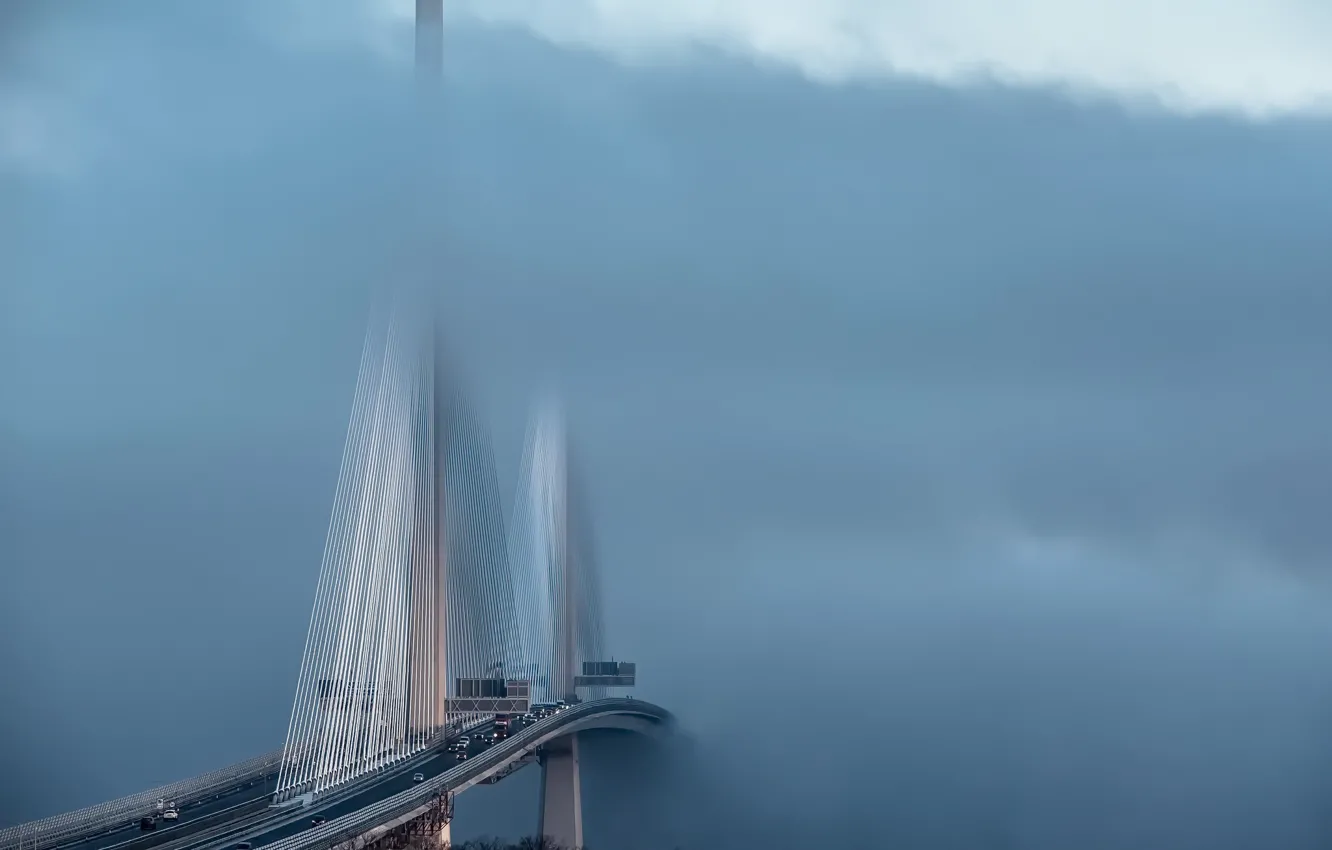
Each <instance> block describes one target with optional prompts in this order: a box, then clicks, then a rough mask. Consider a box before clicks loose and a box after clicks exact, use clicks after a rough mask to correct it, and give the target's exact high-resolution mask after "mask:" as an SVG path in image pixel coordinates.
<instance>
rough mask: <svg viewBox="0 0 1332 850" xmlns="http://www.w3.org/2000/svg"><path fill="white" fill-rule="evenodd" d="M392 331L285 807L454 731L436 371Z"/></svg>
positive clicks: (362, 384) (295, 743)
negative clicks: (448, 701) (446, 729)
mask: <svg viewBox="0 0 1332 850" xmlns="http://www.w3.org/2000/svg"><path fill="white" fill-rule="evenodd" d="M380 324H381V323H378V322H372V323H371V330H370V332H368V333H367V335H366V341H365V346H364V349H363V351H362V357H361V366H360V374H359V377H358V380H357V386H356V396H355V400H354V403H353V407H352V416H351V423H350V425H349V427H348V433H347V442H346V447H345V449H344V452H343V458H342V467H341V470H340V472H339V475H338V487H337V492H336V495H335V498H334V506H333V512H332V518H331V519H330V522H329V529H328V537H327V540H326V542H325V548H324V558H323V563H322V566H321V570H320V576H319V583H318V586H317V589H316V592H315V604H314V611H313V613H312V614H311V618H310V629H309V632H308V634H307V638H306V646H305V652H304V655H303V658H302V662H301V670H300V674H299V676H298V678H297V688H296V699H295V702H294V704H293V707H292V714H291V722H290V725H289V727H288V732H287V743H286V747H285V751H284V758H283V765H282V769H281V772H280V775H279V780H278V792H277V795H278V798H279V799H283V798H288V797H291V796H294V795H296V794H300V793H305V792H315V793H318V792H319V791H322V790H324V789H326V788H329V787H331V786H333V785H337V784H339V783H342V782H345V781H347V780H349V779H352V778H355V777H356V776H359V775H361V774H363V773H366V772H368V771H371V770H374V769H376V768H378V767H382V766H384V765H387V764H390V763H392V762H394V761H397V760H399V759H402V758H405V757H407V756H409V755H411V754H412V753H415V752H417V751H419V750H421V749H422V748H423V747H425V746H426V745H427V744H428V743H429V741H430V739H431V737H432V736H433V735H434V733H435V732H436V730H437V729H439V728H440V727H441V726H443V725H444V720H445V713H444V711H443V706H444V699H443V697H444V692H443V688H442V687H441V686H442V684H443V672H444V663H443V658H442V653H441V651H440V647H441V644H442V643H443V641H442V639H441V638H442V636H443V634H444V625H445V624H444V622H443V618H442V617H440V616H438V611H439V610H440V608H439V606H438V605H437V604H436V603H435V600H436V597H437V594H438V591H439V584H440V581H441V575H440V565H441V564H440V559H439V558H438V557H436V552H437V551H438V548H439V547H438V532H437V528H436V517H437V515H438V512H437V511H436V510H435V508H434V505H435V503H436V498H437V496H436V493H435V485H434V482H435V480H436V475H435V468H434V467H435V457H434V452H432V451H431V447H432V446H433V445H434V437H435V435H434V428H435V419H436V417H435V416H434V413H433V405H434V383H433V381H434V376H433V369H431V368H429V367H430V365H431V361H430V359H429V358H425V357H422V356H421V349H420V347H419V337H417V335H416V334H414V333H412V329H411V326H410V324H409V323H408V322H406V321H403V316H402V311H401V309H398V310H395V313H394V314H393V315H392V316H390V317H389V320H388V321H387V322H385V323H382V325H383V327H382V329H378V330H377V327H378V326H379V325H380ZM423 363H424V364H425V366H426V368H422V364H423Z"/></svg>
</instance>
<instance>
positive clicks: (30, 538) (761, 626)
mask: <svg viewBox="0 0 1332 850" xmlns="http://www.w3.org/2000/svg"><path fill="white" fill-rule="evenodd" d="M80 8H81V7H76V6H67V7H59V9H57V8H56V7H54V6H52V7H47V9H48V10H47V11H41V12H39V11H35V10H37V9H38V7H35V6H31V7H28V8H26V9H25V14H24V15H23V16H22V17H21V19H20V18H18V17H15V18H14V20H16V21H18V20H21V22H22V27H23V49H22V50H21V51H15V50H13V49H12V48H11V49H10V53H9V54H8V55H9V56H10V57H11V59H10V66H12V67H19V66H21V67H22V68H23V74H22V75H21V82H22V89H21V90H22V92H23V95H24V103H25V104H31V103H36V102H41V101H43V100H50V102H51V103H52V109H53V110H55V111H54V112H53V113H52V114H54V115H58V116H60V121H62V122H69V126H71V127H77V128H78V131H77V132H76V133H73V134H71V135H70V136H68V139H69V140H70V141H72V142H77V144H72V145H69V146H66V147H62V149H61V150H60V156H61V159H60V168H58V169H55V170H51V169H47V168H40V167H36V166H35V165H33V164H32V163H27V162H26V160H25V161H23V162H20V161H17V160H14V159H10V160H6V162H5V165H4V168H5V170H4V172H3V174H2V175H0V189H3V188H5V187H8V186H14V187H17V188H18V189H19V190H20V191H18V192H9V191H4V192H3V193H2V194H0V221H4V220H9V219H13V220H21V221H22V223H23V228H22V233H23V237H24V238H23V241H22V242H21V243H19V244H18V247H17V249H16V250H15V251H12V252H0V253H4V256H0V275H3V276H4V277H6V279H7V280H8V281H13V282H16V285H14V286H7V288H6V289H5V292H4V295H5V298H6V299H7V300H6V302H5V303H6V307H7V308H8V307H9V306H12V307H13V309H12V310H8V309H7V315H8V318H9V319H10V321H9V322H8V323H5V324H0V327H3V328H4V332H5V334H6V337H7V338H6V339H5V340H4V342H5V343H6V348H5V353H6V355H16V356H7V357H6V360H5V362H4V364H3V365H4V368H3V369H0V392H2V393H3V402H2V403H0V441H2V442H0V460H3V464H4V468H3V470H2V471H3V479H2V481H3V483H2V484H0V624H2V625H0V675H2V676H3V677H4V680H5V681H6V682H7V683H10V684H11V685H12V686H11V687H5V688H0V728H3V729H5V730H6V734H5V735H4V737H3V739H0V759H2V760H3V763H0V768H3V769H0V823H13V822H17V821H22V820H27V819H30V818H36V817H41V816H44V815H47V814H51V813H54V812H58V811H61V810H66V809H70V808H75V807H78V806H82V805H86V804H90V803H93V802H97V801H101V800H105V799H109V798H113V797H116V796H120V795H124V794H128V793H132V792H134V791H137V790H141V789H143V788H147V787H150V786H152V785H155V784H159V783H162V782H165V781H169V780H173V779H177V778H180V777H183V776H189V775H194V774H197V773H201V772H204V771H206V770H209V769H213V768H216V767H218V766H221V765H224V764H227V763H229V762H234V761H238V760H240V759H243V758H246V757H249V756H251V755H254V754H256V753H259V752H263V751H266V750H269V749H271V748H273V747H276V746H278V745H280V744H281V742H282V740H283V736H284V734H285V732H286V724H287V720H288V716H289V712H290V702H291V698H292V696H293V694H294V691H295V680H296V672H297V669H298V667H299V661H300V652H301V646H302V641H303V640H304V637H305V630H306V625H307V622H308V617H309V613H310V604H311V602H312V600H313V596H314V589H315V580H316V578H317V574H318V566H319V557H320V554H321V548H322V545H323V541H324V534H325V527H326V524H327V521H328V512H329V509H330V507H331V504H332V500H333V491H334V485H335V482H336V476H337V469H338V461H339V457H340V453H341V450H342V441H343V438H344V435H345V429H346V418H347V415H348V413H349V411H350V405H351V398H352V389H353V386H354V383H355V378H356V362H357V357H358V354H359V349H360V343H361V336H362V334H363V332H364V328H365V322H366V320H367V317H368V310H369V305H370V303H371V301H372V293H373V290H374V289H375V288H376V287H378V286H381V285H384V284H386V283H389V282H393V281H397V280H402V279H411V280H413V281H416V282H419V280H420V279H422V278H424V279H426V280H427V281H429V282H432V283H433V284H434V285H435V286H438V287H439V288H441V289H442V290H443V292H444V294H445V299H444V300H445V302H446V304H448V305H449V310H448V316H447V322H448V326H449V329H450V331H451V334H452V338H451V343H452V345H453V346H454V348H455V350H456V351H457V353H458V358H459V361H460V366H459V368H460V371H462V372H464V373H465V374H467V376H468V377H469V379H470V380H471V382H472V384H473V390H474V391H475V394H476V396H477V398H478V399H479V400H480V402H481V404H482V405H483V407H484V408H485V409H486V410H487V411H488V412H489V415H490V418H491V421H492V424H493V434H494V437H495V441H496V449H497V455H498V461H499V464H500V473H501V481H502V482H503V485H504V487H505V488H506V492H512V487H513V486H514V484H515V482H516V472H517V469H516V468H517V464H518V453H519V450H520V447H521V438H522V433H523V428H524V427H525V417H526V415H527V413H528V412H529V407H528V406H529V404H530V402H531V401H532V400H533V399H534V398H535V397H536V395H537V393H538V392H539V391H544V390H547V389H549V388H551V387H555V388H557V389H558V390H559V391H560V393H561V395H562V396H563V398H564V400H565V406H566V408H567V410H568V412H569V417H570V422H571V427H572V434H573V438H574V440H575V443H576V445H577V448H578V450H579V457H580V459H581V460H582V461H583V463H584V469H583V473H584V475H583V477H584V479H585V481H586V484H587V490H588V494H587V495H588V501H589V503H590V506H591V509H592V511H593V512H594V526H595V529H596V532H597V537H598V543H599V548H600V555H601V563H602V572H603V576H604V579H605V582H606V589H605V590H606V595H605V601H606V608H607V612H608V636H609V638H610V641H611V644H612V646H614V647H615V654H616V655H617V657H620V658H625V659H630V660H634V661H637V662H638V664H639V670H640V678H641V686H640V688H639V689H638V690H637V691H636V692H635V694H634V695H635V696H637V697H641V698H643V699H649V700H652V701H655V702H658V703H660V704H662V705H664V706H666V707H668V708H670V709H672V710H673V711H675V712H676V713H677V714H678V716H679V719H680V722H681V737H680V738H679V739H677V740H674V741H668V742H654V741H643V740H639V739H637V738H633V737H632V736H624V735H618V734H610V733H605V734H596V735H588V736H586V739H585V741H584V744H583V746H584V752H583V770H584V789H583V791H584V800H585V821H586V828H587V837H588V841H589V844H591V845H592V846H593V847H597V848H607V850H609V849H610V848H616V850H619V848H624V850H635V848H643V850H651V848H672V847H676V846H679V847H707V848H711V847H736V848H750V847H754V848H758V847H762V848H770V847H808V846H817V847H837V846H842V845H847V846H895V847H918V848H926V850H934V848H1023V849H1024V850H1026V848H1033V850H1043V848H1051V850H1054V848H1059V849H1060V850H1064V848H1069V847H1086V848H1110V850H1117V848H1142V847H1161V848H1171V850H1187V848H1206V850H1225V848H1245V850H1248V848H1254V847H1281V848H1290V850H1302V849H1303V848H1317V847H1324V846H1327V844H1328V842H1330V841H1332V824H1330V823H1329V822H1328V820H1327V816H1326V815H1325V812H1326V811H1327V805H1326V801H1327V800H1328V797H1329V794H1330V793H1332V773H1329V766H1332V710H1330V709H1332V675H1329V672H1328V671H1329V670H1332V665H1329V664H1328V663H1327V657H1328V648H1329V647H1332V626H1329V625H1328V623H1329V622H1332V620H1330V619H1329V618H1328V617H1327V609H1328V604H1329V596H1328V586H1327V583H1326V580H1327V573H1326V563H1327V560H1328V557H1329V555H1330V554H1332V536H1329V535H1328V532H1327V529H1328V526H1327V525H1326V523H1325V522H1324V521H1323V520H1324V518H1323V516H1322V506H1323V505H1324V504H1326V499H1325V498H1324V497H1325V496H1326V493H1327V482H1328V481H1332V475H1329V473H1332V463H1329V454H1328V451H1327V444H1326V439H1325V434H1327V433H1329V431H1330V430H1332V408H1329V406H1328V405H1327V404H1326V401H1325V398H1324V396H1325V393H1324V392H1323V389H1324V388H1325V387H1326V386H1327V378H1328V377H1330V376H1329V375H1328V372H1329V364H1332V358H1329V353H1330V352H1329V351H1328V346H1329V345H1332V342H1329V338H1328V336H1327V334H1326V328H1327V327H1329V326H1332V297H1330V296H1329V294H1328V290H1327V289H1326V287H1325V286H1324V285H1323V282H1324V281H1326V280H1327V279H1329V273H1332V268H1329V264H1328V259H1327V254H1326V252H1325V250H1323V236H1324V234H1323V229H1322V228H1321V226H1316V223H1317V222H1323V221H1327V220H1329V219H1330V218H1332V215H1330V214H1332V208H1329V207H1330V206H1332V202H1330V201H1329V200H1328V199H1329V198H1332V185H1329V180H1330V178H1329V176H1328V175H1329V174H1332V169H1329V168H1328V165H1330V164H1332V163H1330V162H1329V161H1328V155H1327V153H1326V151H1327V150H1332V147H1329V146H1328V145H1327V144H1326V143H1327V141H1328V139H1327V132H1326V128H1324V127H1321V126H1319V125H1310V124H1303V125H1295V124H1271V125H1265V126H1261V127H1254V126H1245V125H1239V124H1228V123H1221V122H1212V121H1193V122H1191V121H1184V120H1175V119H1167V118H1165V117H1160V116H1158V117H1153V118H1144V117H1141V116H1138V117H1133V116H1127V115H1123V114H1120V113H1118V112H1114V111H1110V110H1101V109H1094V108H1087V107H1077V108H1074V107H1071V106H1068V105H1065V104H1062V103H1060V102H1058V101H1056V100H1053V99H1051V98H1049V97H1046V96H1044V95H1041V96H1036V95H1025V94H1020V93H1011V92H1003V91H998V90H996V91H987V92H975V93H969V94H957V93H953V94H944V93H941V92H939V91H936V90H933V89H929V88H925V87H916V86H904V85H903V86H884V87H882V88H879V89H868V88H824V87H820V86H815V85H812V84H809V83H807V82H803V81H799V80H796V79H794V78H787V77H783V76H781V75H779V74H774V73H773V72H771V71H770V70H760V69H755V68H751V67H747V66H744V65H741V64H737V63H730V62H724V61H721V60H719V59H716V58H715V57H707V56H702V57H699V58H698V62H697V64H696V65H693V66H691V67H689V68H688V69H678V68H677V69H652V68H638V69H628V70H626V69H624V68H619V67H616V66H612V65H610V64H608V63H605V62H603V61H601V60H599V59H594V58H591V57H589V56H585V55H581V54H577V53H569V52H561V51H559V50H555V49H553V48H551V47H549V46H543V45H541V44H539V43H537V42H535V41H532V40H530V39H529V38H527V37H525V36H522V35H519V34H516V33H513V32H508V31H499V30H487V29H478V28H469V27H460V28H458V29H456V30H453V31H451V33H450V41H449V45H450V50H449V51H448V56H447V63H448V64H447V68H446V79H447V81H448V83H449V87H448V88H447V92H448V100H447V105H446V108H445V109H444V110H443V113H442V115H441V116H440V122H441V123H440V125H439V126H438V129H441V130H443V132H442V133H441V134H440V136H439V138H440V139H441V141H440V143H439V148H438V150H437V151H436V152H435V156H433V157H432V165H431V166H430V167H429V168H427V167H426V166H424V165H423V164H422V163H421V161H420V159H419V158H417V154H418V153H419V151H418V149H417V148H416V147H415V141H414V140H416V139H419V138H420V137H419V135H417V134H418V131H419V130H420V125H419V123H418V115H417V112H416V109H415V104H414V102H413V98H412V93H411V87H410V80H411V75H410V68H409V66H408V64H406V63H403V62H402V61H400V58H401V57H400V56H399V53H398V51H397V47H400V46H405V45H407V44H408V43H409V42H410V33H398V34H397V35H396V36H393V35H392V34H390V37H389V39H388V40H389V42H392V43H387V44H378V43H373V44H366V43H364V42H363V41H358V40H357V39H356V38H354V37H352V35H354V34H355V32H357V29H356V27H357V26H359V24H358V19H357V18H356V17H355V16H354V15H352V14H351V12H345V10H344V12H345V14H342V13H338V12H330V13H329V14H328V15H327V16H326V17H323V18H320V19H318V22H319V25H318V26H312V25H311V19H310V18H309V17H308V16H307V15H306V14H305V8H306V7H305V6H304V5H302V4H301V3H297V2H276V0H274V2H273V3H265V4H252V3H240V4H236V5H234V6H231V7H227V8H226V10H225V11H224V10H223V8H222V7H219V6H217V5H210V4H202V3H200V4H179V3H166V2H161V1H160V0H159V2H139V3H125V4H120V5H119V6H118V8H121V9H123V10H124V11H123V12H122V13H118V14H117V15H113V16H108V15H105V14H95V13H93V12H89V11H86V10H85V11H79V9H80ZM88 8H89V9H90V8H91V7H88ZM348 8H350V7H348ZM349 33H350V34H351V35H349ZM399 36H400V37H401V38H400V41H401V42H402V43H401V44H400V45H397V46H395V45H396V44H397V43H396V42H393V39H394V38H398V37H399ZM0 43H3V45H4V46H5V47H7V48H8V47H9V46H10V45H12V44H14V43H15V39H14V38H13V37H12V35H11V36H10V37H9V38H8V39H7V40H6V39H0ZM73 56H79V57H82V58H87V59H89V62H88V63H84V62H77V63H76V62H74V61H72V59H71V57H73ZM94 58H95V60H96V61H95V62H93V61H92V60H93V59H94ZM4 67H6V66H4V65H0V69H3V68H4ZM89 68H94V69H95V71H96V73H95V74H94V73H93V70H89ZM19 80H20V76H11V77H10V78H9V83H8V88H0V92H10V91H14V90H16V89H15V86H16V85H18V83H17V82H16V81H19ZM3 96H8V95H7V94H6V95H3ZM8 114H12V112H11V113H8ZM0 150H3V147H2V146H0ZM1199 150H1204V151H1206V152H1207V155H1206V156H1199V155H1197V153H1196V152H1197V151H1199ZM25 163H26V164H25ZM1259 166H1261V167H1259ZM1259 173H1261V174H1262V175H1264V176H1263V178H1262V179H1259V178H1258V177H1255V176H1253V175H1255V174H1259ZM435 181H439V182H438V183H436V182H435ZM431 186H438V187H442V188H437V189H436V190H435V191H434V192H433V193H432V192H431V191H429V189H430V187H431ZM423 187H424V189H425V190H427V191H423ZM0 240H3V234H0ZM3 244H5V243H4V242H3V241H0V245H3ZM11 271H12V274H10V272H11ZM538 785H539V774H538V772H537V771H535V770H525V771H523V772H521V773H519V774H517V775H515V776H512V777H510V778H508V779H506V780H505V781H503V782H502V783H500V784H498V785H496V786H494V787H481V788H476V789H472V790H470V791H469V792H468V793H467V794H466V795H465V796H464V797H462V798H461V800H460V801H459V807H458V812H459V814H458V820H457V822H456V826H455V833H454V835H455V838H458V839H466V838H468V837H471V836H476V835H481V834H496V835H502V836H510V837H516V836H518V835H521V834H524V833H526V832H530V831H531V830H532V829H533V828H534V827H535V824H536V805H537V800H536V796H537V787H538Z"/></svg>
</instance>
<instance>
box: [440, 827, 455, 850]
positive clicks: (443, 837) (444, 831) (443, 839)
mask: <svg viewBox="0 0 1332 850" xmlns="http://www.w3.org/2000/svg"><path fill="white" fill-rule="evenodd" d="M439 846H440V847H442V848H444V850H448V848H450V847H452V846H453V824H452V823H446V824H444V826H442V827H440V829H439Z"/></svg>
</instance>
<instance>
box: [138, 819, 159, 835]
mask: <svg viewBox="0 0 1332 850" xmlns="http://www.w3.org/2000/svg"><path fill="white" fill-rule="evenodd" d="M139 829H141V830H143V831H144V832H147V831H148V830H150V829H157V821H155V820H153V819H152V818H139Z"/></svg>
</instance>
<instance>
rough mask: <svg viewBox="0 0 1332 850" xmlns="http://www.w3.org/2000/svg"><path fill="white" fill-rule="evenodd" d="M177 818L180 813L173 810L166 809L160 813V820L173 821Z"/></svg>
mask: <svg viewBox="0 0 1332 850" xmlns="http://www.w3.org/2000/svg"><path fill="white" fill-rule="evenodd" d="M178 817H180V813H179V812H177V811H176V810H175V809H167V810H166V811H165V812H162V820H175V819H176V818H178Z"/></svg>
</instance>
